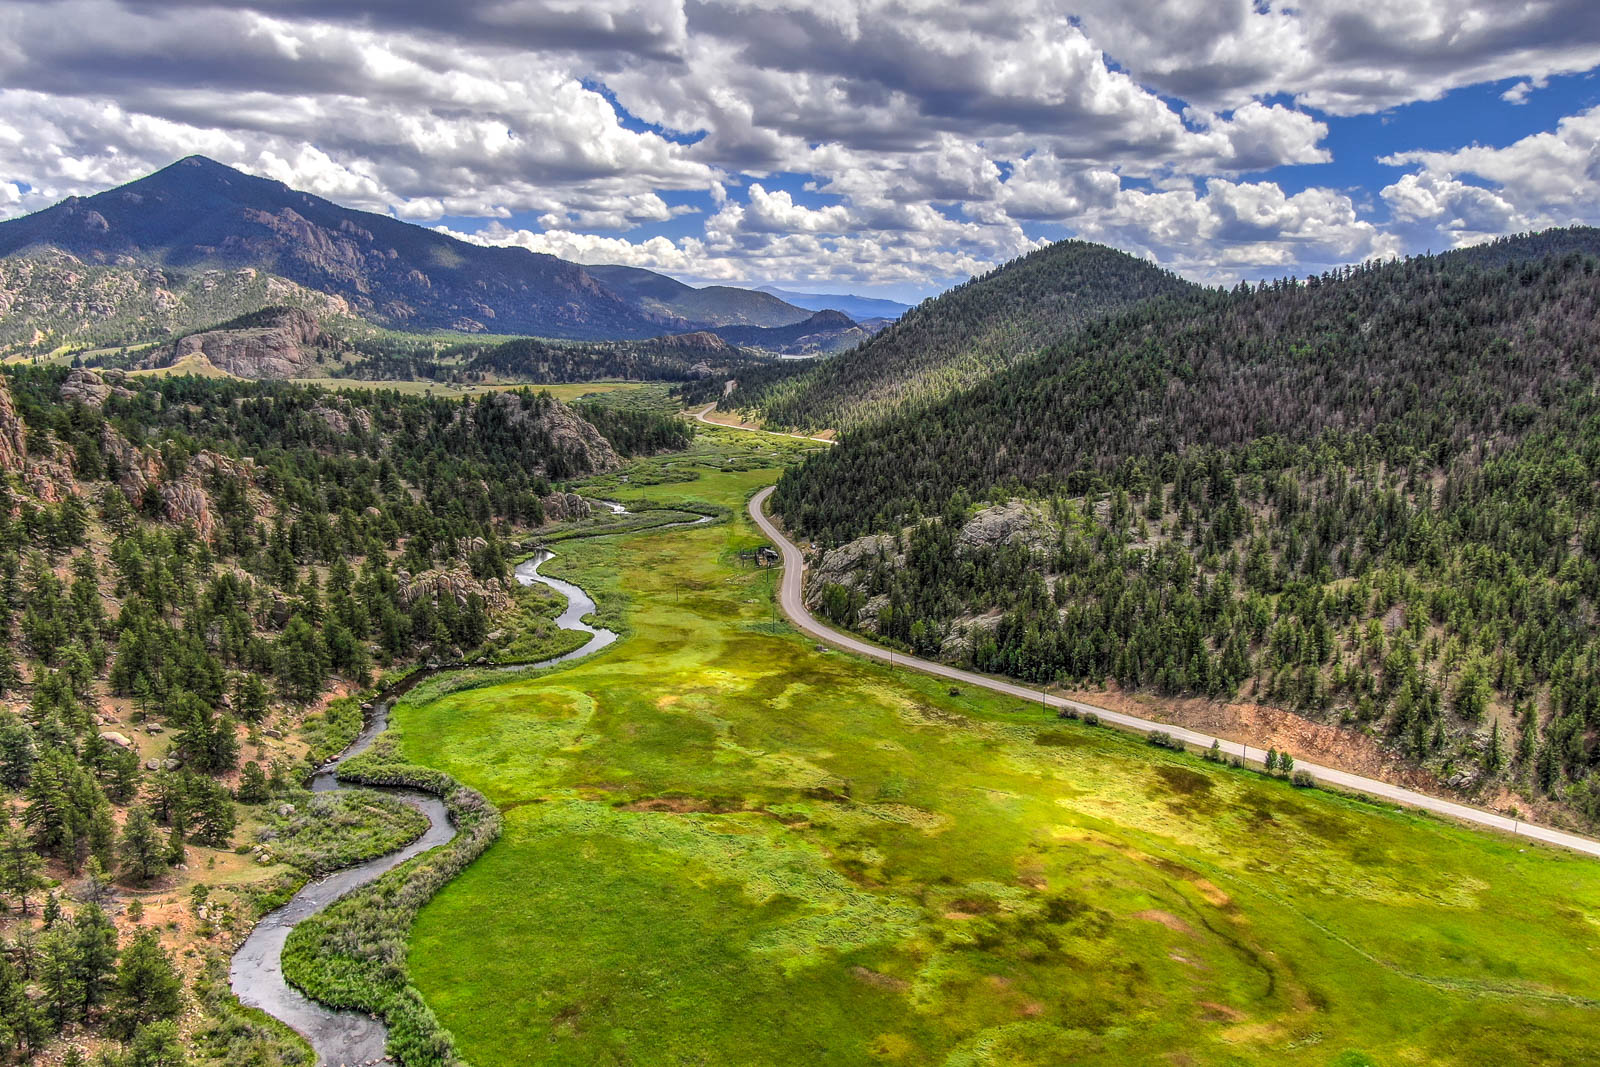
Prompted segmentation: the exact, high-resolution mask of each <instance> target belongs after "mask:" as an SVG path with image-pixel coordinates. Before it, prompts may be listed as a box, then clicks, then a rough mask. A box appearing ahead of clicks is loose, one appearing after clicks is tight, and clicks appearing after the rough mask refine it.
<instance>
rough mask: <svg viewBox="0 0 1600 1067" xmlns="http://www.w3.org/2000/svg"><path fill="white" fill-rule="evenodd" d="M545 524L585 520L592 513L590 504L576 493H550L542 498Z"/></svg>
mask: <svg viewBox="0 0 1600 1067" xmlns="http://www.w3.org/2000/svg"><path fill="white" fill-rule="evenodd" d="M539 503H540V504H541V505H542V506H543V507H544V521H545V522H573V521H575V520H577V519H587V518H588V517H589V516H590V515H591V514H592V513H593V511H594V508H593V507H592V506H591V505H590V503H589V502H588V501H587V500H585V499H583V497H581V496H579V495H578V494H577V493H551V494H550V495H549V496H546V497H542V498H541V499H540V500H539Z"/></svg>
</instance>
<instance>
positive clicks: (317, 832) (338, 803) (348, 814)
mask: <svg viewBox="0 0 1600 1067" xmlns="http://www.w3.org/2000/svg"><path fill="white" fill-rule="evenodd" d="M427 828H428V819H427V816H425V815H423V814H422V813H421V812H420V811H418V810H417V809H416V808H414V807H412V806H411V805H409V804H407V803H405V802H404V801H401V800H397V799H395V798H393V797H387V796H384V795H383V794H382V793H379V792H376V791H374V790H371V789H352V790H340V791H338V792H336V793H299V794H286V795H284V796H281V797H279V798H278V799H277V800H275V801H274V803H273V805H272V806H271V807H270V808H269V809H268V811H267V812H266V813H265V818H264V825H263V826H262V828H261V829H260V830H258V831H257V832H256V840H257V841H259V842H260V843H261V844H263V845H265V846H266V848H267V852H268V854H269V855H271V856H272V857H273V858H274V859H277V860H281V861H282V862H284V863H287V864H290V865H291V866H294V867H298V868H299V869H301V870H303V871H305V872H306V873H307V874H309V875H311V876H312V877H313V878H318V877H321V876H322V875H324V874H327V873H328V872H330V871H336V870H338V869H340V868H341V867H352V866H354V865H355V864H357V863H364V862H365V861H367V860H370V859H375V858H377V857H378V856H382V855H385V854H387V853H389V852H393V851H394V850H395V849H397V848H400V847H401V846H403V845H407V844H410V843H411V842H412V841H415V840H416V839H417V838H418V837H420V836H421V835H422V832H423V831H424V830H426V829H427Z"/></svg>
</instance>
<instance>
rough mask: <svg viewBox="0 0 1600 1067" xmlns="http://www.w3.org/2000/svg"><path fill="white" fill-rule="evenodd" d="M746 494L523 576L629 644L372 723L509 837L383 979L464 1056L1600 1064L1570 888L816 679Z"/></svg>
mask: <svg viewBox="0 0 1600 1067" xmlns="http://www.w3.org/2000/svg"><path fill="white" fill-rule="evenodd" d="M731 433H732V432H731V431H717V434H719V435H720V434H731ZM742 439H743V440H745V441H749V442H751V444H750V446H749V447H750V448H751V449H752V452H751V453H747V454H745V455H744V456H743V457H742V458H743V459H750V458H756V453H755V451H754V450H759V449H765V448H768V447H780V448H781V447H784V446H782V445H777V444H776V442H777V439H762V438H758V437H755V436H754V435H742ZM697 440H698V441H699V442H701V443H700V444H699V445H698V446H697V447H699V448H704V449H708V450H709V449H710V448H712V447H714V446H715V442H716V441H718V440H723V441H730V443H729V444H728V445H726V446H723V447H726V448H729V449H736V448H737V445H736V444H734V443H732V442H731V439H730V438H728V437H717V436H713V435H706V436H704V437H702V438H699V439H697ZM769 441H771V442H772V444H769ZM740 460H741V456H739V455H737V454H727V455H723V456H713V455H710V454H708V453H700V454H699V455H698V457H697V456H696V453H695V451H693V450H691V452H690V453H689V454H688V455H686V456H684V457H679V458H674V459H667V460H661V461H655V462H656V463H657V464H659V465H669V464H670V465H672V466H674V467H676V468H677V472H678V473H679V474H683V475H689V474H692V475H694V477H693V478H692V479H691V478H688V477H685V478H681V479H679V480H674V481H661V482H658V483H657V484H654V485H647V486H636V488H635V491H636V492H637V493H638V494H639V495H640V496H642V497H645V498H647V499H649V500H654V501H658V502H661V503H668V502H670V501H672V500H674V499H683V498H686V497H687V498H692V499H694V500H696V501H701V502H706V503H712V504H715V505H719V506H721V507H723V508H725V509H727V511H728V512H730V513H732V514H733V518H732V519H731V520H730V521H729V522H728V523H724V524H718V525H713V526H707V527H699V528H689V529H679V530H671V531H662V532H655V533H649V534H642V535H627V536H622V537H614V538H602V539H596V540H588V541H579V542H572V543H570V544H569V545H568V546H566V548H565V549H564V551H563V554H562V556H561V557H560V558H559V559H558V560H556V561H552V564H550V565H548V566H549V567H550V569H551V573H553V574H556V575H558V576H561V577H566V578H568V579H571V580H575V581H579V582H580V583H581V584H583V585H584V586H585V588H586V589H588V590H589V591H590V592H591V593H592V594H593V595H595V597H596V599H597V601H598V602H599V603H600V604H601V605H602V609H604V608H605V606H606V605H609V604H621V605H622V606H623V611H624V612H625V614H626V616H627V622H628V626H629V629H630V630H631V636H630V637H629V638H628V639H627V640H626V641H625V642H623V643H621V644H619V645H617V646H614V647H612V648H610V649H607V650H604V651H602V652H600V653H599V654H597V655H596V656H594V657H593V658H590V659H586V660H583V661H579V662H577V663H574V664H572V665H569V666H566V667H564V668H562V669H561V670H559V671H553V672H548V673H546V674H543V675H541V676H535V677H530V678H527V679H512V680H506V681H500V682H499V683H498V684H488V685H481V684H479V685H474V686H472V687H470V688H465V689H459V688H454V687H441V688H434V689H427V688H424V689H419V690H418V691H416V692H415V693H413V694H412V695H411V696H410V697H409V698H408V699H407V700H405V701H404V702H402V703H401V705H400V706H399V707H397V708H396V710H395V714H394V719H393V732H394V734H395V735H396V737H397V750H398V752H399V753H400V754H401V756H402V757H403V758H405V759H407V760H409V761H412V762H415V763H417V764H421V765H426V766H430V767H433V768H437V769H438V770H440V771H442V772H444V773H447V774H448V775H450V776H451V777H452V778H454V779H455V780H457V781H460V782H461V783H463V784H464V785H466V786H469V787H471V788H474V789H476V790H478V791H480V792H481V793H483V794H484V796H485V797H487V799H488V800H489V801H490V802H491V803H492V804H493V805H494V806H495V807H496V808H498V809H499V810H500V811H502V812H503V813H504V819H505V832H504V835H503V837H502V838H501V840H500V842H499V843H498V844H496V846H495V847H494V848H492V849H490V850H489V851H488V852H487V853H485V854H484V855H483V857H482V858H481V859H479V860H478V861H477V862H476V863H474V864H473V865H472V866H471V867H469V868H467V869H466V870H465V871H463V872H462V873H461V874H460V875H459V876H458V877H457V878H456V879H455V880H453V881H451V882H450V883H449V884H448V885H446V886H445V887H444V888H443V889H442V890H441V891H440V892H439V893H438V895H437V896H436V897H435V898H434V899H433V901H432V902H431V903H430V904H428V905H427V906H426V907H424V908H423V909H422V911H421V913H420V915H419V916H418V918H417V923H416V926H415V929H414V931H413V933H412V936H411V938H410V941H409V945H408V949H407V955H406V968H407V970H408V972H409V974H410V976H411V977H412V980H413V981H414V982H415V984H416V986H417V988H418V989H419V990H420V991H421V992H422V994H423V996H424V997H425V999H426V1002H427V1004H428V1006H429V1007H430V1008H431V1009H432V1010H433V1011H434V1012H436V1013H437V1016H438V1019H439V1021H440V1022H441V1023H442V1024H443V1025H444V1026H445V1027H447V1028H448V1029H449V1030H450V1031H451V1032H452V1033H453V1034H454V1035H455V1039H456V1043H457V1047H458V1048H459V1050H460V1053H461V1054H462V1055H463V1056H464V1058H466V1059H467V1060H469V1061H471V1062H474V1063H478V1064H491V1063H501V1062H511V1061H516V1062H524V1063H552V1064H554V1063H574V1064H576V1063H586V1064H587V1063H597V1062H599V1063H605V1062H622V1061H624V1060H626V1061H629V1062H641V1061H649V1062H686V1061H692V1060H701V1059H712V1060H716V1061H718V1062H738V1063H750V1064H759V1063H780V1062H797V1061H798V1062H828V1063H844V1064H849V1063H862V1064H866V1063H881V1062H890V1063H895V1062H898V1063H907V1064H912V1063H929V1062H957V1063H972V1064H985V1063H987V1064H1008V1065H1010V1064H1031V1063H1037V1064H1055V1063H1062V1062H1073V1063H1107V1064H1112V1063H1115V1064H1123V1063H1128V1062H1148V1061H1151V1060H1153V1059H1160V1058H1162V1057H1165V1056H1169V1055H1173V1056H1176V1055H1182V1056H1184V1057H1185V1058H1186V1059H1187V1060H1188V1061H1189V1062H1192V1063H1196V1064H1208V1063H1218V1064H1221V1063H1227V1064H1250V1063H1263V1064H1265V1063H1273V1064H1284V1063H1287V1064H1315V1065H1319V1067H1321V1065H1328V1064H1335V1063H1337V1064H1341V1065H1353V1064H1363V1063H1370V1064H1376V1063H1391V1062H1452V1063H1462V1064H1483V1065H1488V1064H1498V1063H1506V1062H1522V1063H1538V1062H1546V1063H1555V1062H1570V1061H1571V1060H1572V1059H1573V1058H1574V1057H1577V1058H1583V1057H1592V1056H1594V1055H1597V1054H1600V1044H1597V1043H1596V1039H1595V1037H1594V1035H1595V1034H1596V1033H1597V1032H1600V1029H1597V1028H1596V1026H1595V1025H1594V1024H1595V1021H1596V1018H1597V1011H1600V1005H1597V1004H1596V1002H1595V1001H1594V1000H1593V996H1594V991H1593V988H1592V982H1591V981H1590V979H1591V977H1592V974H1593V961H1592V960H1591V959H1589V957H1588V956H1587V955H1586V954H1585V953H1584V952H1583V951H1582V950H1581V948H1577V949H1576V950H1575V946H1582V945H1585V944H1588V943H1589V942H1590V941H1591V940H1592V938H1590V937H1589V934H1590V933H1591V932H1592V929H1593V927H1594V925H1595V923H1597V922H1600V893H1597V891H1596V890H1595V885H1596V883H1595V881H1594V880H1593V879H1592V878H1590V877H1589V876H1588V872H1589V871H1590V869H1591V867H1592V861H1591V860H1587V859H1583V858H1579V857H1574V856H1568V855H1565V854H1561V853H1557V852H1554V851H1551V850H1547V849H1543V848H1540V847H1537V846H1530V845H1528V844H1527V843H1526V842H1524V841H1520V840H1518V841H1512V840H1504V839H1500V838H1497V837H1493V836H1489V835H1485V834H1480V833H1476V832H1472V831H1468V830H1465V829H1461V828H1458V827H1455V826H1451V825H1447V824H1443V823H1441V822H1438V821H1436V820H1434V819H1432V818H1429V817H1426V816H1423V815H1419V814H1415V813H1410V812H1401V811H1396V810H1394V809H1392V808H1386V807H1384V806H1382V805H1378V804H1374V803H1370V802H1367V801H1362V800H1356V799H1351V798H1346V797H1341V796H1337V795H1332V794H1328V793H1325V792H1323V791H1320V790H1304V789H1297V788H1296V787H1295V786H1294V785H1293V783H1292V782H1290V781H1287V780H1283V779H1276V778H1267V777H1265V776H1262V775H1258V774H1256V773H1254V772H1241V771H1236V770H1234V769H1232V768H1230V767H1228V766H1226V765H1220V764H1218V763H1215V762H1212V761H1207V760H1204V759H1201V758H1199V757H1196V756H1190V755H1186V754H1179V753H1177V752H1171V751H1166V750H1162V749H1157V748H1153V747H1151V746H1149V745H1147V744H1146V743H1144V742H1143V741H1142V740H1141V739H1137V738H1133V737H1128V736H1124V735H1121V734H1119V733H1116V732H1114V731H1109V730H1105V729H1102V728H1096V727H1094V726H1090V725H1086V724H1084V723H1082V722H1063V721H1059V720H1057V719H1055V718H1054V717H1053V716H1051V717H1049V718H1046V717H1044V716H1041V715H1040V713H1039V709H1038V708H1037V706H1034V705H1030V704H1026V703H1023V702H1019V701H1014V700H1009V699H1006V698H1001V697H999V696H996V695H992V694H988V693H976V692H965V691H964V692H962V693H958V694H952V693H951V692H950V687H949V686H948V684H947V683H943V682H936V681H935V680H933V679H929V678H923V677H921V676H917V675H914V674H907V673H901V672H897V671H893V670H891V669H890V668H888V667H886V666H883V665H879V664H872V663H866V662H862V661H859V660H856V659H853V658H851V657H847V656H842V655H839V654H835V653H825V652H821V651H818V650H816V649H815V648H814V647H813V646H812V644H811V642H809V641H806V640H803V639H802V638H801V637H799V636H798V635H796V634H794V633H793V632H792V631H790V630H789V628H788V627H787V626H786V625H785V624H783V623H782V621H781V619H779V620H777V621H775V617H774V612H773V610H772V605H771V600H770V595H771V589H772V586H771V584H770V583H771V582H772V580H773V579H774V578H775V577H776V575H775V574H774V573H773V572H770V571H766V570H764V569H759V568H756V567H753V566H752V565H751V564H749V563H748V562H745V561H744V560H742V559H741V555H740V551H741V550H742V549H748V548H750V547H753V546H754V545H757V544H759V543H761V542H760V538H759V536H758V535H757V534H756V533H755V531H754V530H753V529H752V528H751V527H750V526H749V524H748V523H747V522H746V521H745V520H744V518H743V516H742V504H743V502H744V500H745V499H746V498H747V497H748V495H749V494H750V493H751V492H753V491H754V490H755V489H757V488H758V487H759V486H760V485H762V484H765V483H768V482H770V480H771V479H772V478H773V477H774V476H775V474H776V471H775V469H773V468H771V467H768V468H766V469H751V470H741V469H737V468H739V467H742V466H744V463H743V462H741V461H740ZM630 484H631V482H630ZM596 492H598V493H600V495H605V494H604V492H602V491H601V490H598V489H597V490H596ZM484 916H493V921H484Z"/></svg>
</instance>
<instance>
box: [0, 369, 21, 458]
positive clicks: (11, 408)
mask: <svg viewBox="0 0 1600 1067" xmlns="http://www.w3.org/2000/svg"><path fill="white" fill-rule="evenodd" d="M25 441H26V438H25V435H24V433H23V429H22V419H21V418H19V417H18V416H17V408H16V405H15V404H13V403H12V402H11V387H10V386H9V385H7V384H6V382H5V379H3V378H0V470H7V471H15V470H21V469H22V460H23V458H24V457H25V456H26V455H27V445H26V443H25Z"/></svg>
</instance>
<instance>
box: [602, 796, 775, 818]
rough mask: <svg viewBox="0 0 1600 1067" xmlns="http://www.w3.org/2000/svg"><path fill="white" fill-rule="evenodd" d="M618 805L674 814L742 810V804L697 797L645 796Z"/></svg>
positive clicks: (724, 812)
mask: <svg viewBox="0 0 1600 1067" xmlns="http://www.w3.org/2000/svg"><path fill="white" fill-rule="evenodd" d="M618 807H619V808H621V810H623V811H655V812H670V813H672V814H674V815H690V814H695V813H711V814H717V815H721V814H726V813H727V812H730V811H743V810H744V806H743V805H742V804H738V803H733V802H729V801H722V800H702V799H701V798H699V797H647V798H646V799H644V800H635V801H632V802H631V803H628V804H620V805H618Z"/></svg>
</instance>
